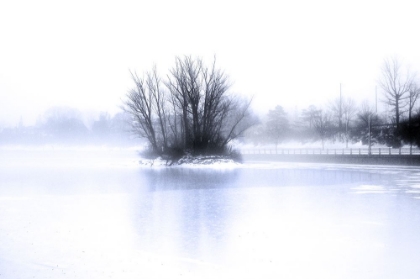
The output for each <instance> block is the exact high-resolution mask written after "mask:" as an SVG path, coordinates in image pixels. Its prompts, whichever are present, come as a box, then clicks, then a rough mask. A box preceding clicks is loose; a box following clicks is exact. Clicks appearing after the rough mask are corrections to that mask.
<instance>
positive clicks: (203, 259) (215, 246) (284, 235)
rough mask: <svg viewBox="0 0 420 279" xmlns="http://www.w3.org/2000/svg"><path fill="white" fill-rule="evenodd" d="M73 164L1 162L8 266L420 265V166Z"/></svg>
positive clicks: (206, 274) (373, 274)
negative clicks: (225, 167) (156, 166)
mask: <svg viewBox="0 0 420 279" xmlns="http://www.w3.org/2000/svg"><path fill="white" fill-rule="evenodd" d="M73 157H74V156H73ZM1 160H3V159H2V158H0V161H1ZM22 161H23V159H22ZM59 161H60V162H61V161H65V162H66V164H65V167H59V166H58V167H57V165H56V162H59ZM93 161H95V160H93ZM75 162H77V160H75ZM68 164H69V163H68V162H67V161H66V160H65V158H62V159H60V160H54V164H53V163H48V164H44V165H42V166H37V167H34V166H35V165H36V162H32V163H30V164H26V163H25V164H23V165H19V164H17V163H16V164H15V165H13V166H12V167H11V166H8V165H7V163H6V161H5V160H4V161H3V163H2V164H1V166H2V167H1V168H0V274H1V276H3V278H33V277H35V278H68V277H72V278H390V279H391V278H409V279H411V278H413V279H414V278H417V275H418V274H420V266H419V265H418V262H419V261H420V254H419V253H418V252H417V251H420V239H419V238H418V235H420V214H419V212H420V201H419V200H417V199H414V198H415V197H417V196H418V194H416V192H414V191H416V189H418V188H416V187H418V185H419V181H420V179H419V178H420V176H419V174H418V171H417V170H416V169H414V168H412V169H410V168H406V169H395V168H393V167H386V168H385V167H383V168H378V167H376V168H366V167H363V166H351V167H350V166H339V167H337V166H331V165H330V166H326V165H324V166H322V165H309V164H301V165H293V166H291V165H287V164H284V165H277V166H271V165H261V166H250V165H246V164H245V165H244V166H243V167H241V168H237V169H230V170H214V169H212V170H208V169H196V168H190V169H188V168H162V169H150V168H138V167H135V168H124V167H116V166H110V165H106V166H105V165H100V166H99V167H98V166H96V167H92V166H91V167H89V168H87V167H85V166H83V167H80V166H77V165H76V166H71V167H69V166H68ZM84 164H86V165H90V162H89V164H88V163H87V162H85V163H84ZM410 191H411V192H410ZM413 197H414V198H413ZM57 271H59V272H57ZM1 276H0V277H1Z"/></svg>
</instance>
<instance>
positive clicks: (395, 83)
mask: <svg viewBox="0 0 420 279" xmlns="http://www.w3.org/2000/svg"><path fill="white" fill-rule="evenodd" d="M413 78H414V76H413V75H412V74H411V73H410V72H409V71H408V69H407V70H406V71H404V70H403V69H402V65H401V63H400V61H398V59H397V58H395V57H394V58H391V59H385V60H384V64H383V66H382V77H381V79H380V81H379V85H380V86H381V88H382V90H383V91H384V96H385V99H386V102H387V103H388V104H389V105H390V106H391V107H392V110H393V112H394V117H395V124H396V128H397V129H398V128H399V125H400V118H401V116H402V115H403V113H404V108H405V106H406V103H404V100H405V99H406V98H407V94H408V93H409V91H410V88H411V87H412V83H413Z"/></svg>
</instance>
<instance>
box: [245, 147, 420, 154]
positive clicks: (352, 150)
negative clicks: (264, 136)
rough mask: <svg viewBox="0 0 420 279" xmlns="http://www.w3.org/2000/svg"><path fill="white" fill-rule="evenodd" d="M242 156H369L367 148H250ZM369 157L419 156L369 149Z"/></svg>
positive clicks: (416, 150) (414, 151)
mask: <svg viewBox="0 0 420 279" xmlns="http://www.w3.org/2000/svg"><path fill="white" fill-rule="evenodd" d="M240 151H241V153H242V154H282V155H369V148H333V149H331V148H330V149H322V148H277V149H275V148H251V149H240ZM370 154H371V155H420V149H419V148H412V149H411V150H410V148H384V147H382V148H371V150H370Z"/></svg>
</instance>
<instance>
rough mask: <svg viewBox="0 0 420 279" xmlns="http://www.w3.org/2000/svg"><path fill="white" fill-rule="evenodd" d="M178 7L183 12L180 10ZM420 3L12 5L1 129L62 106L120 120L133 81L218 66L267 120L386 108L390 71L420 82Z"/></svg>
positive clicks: (2, 65)
mask: <svg viewBox="0 0 420 279" xmlns="http://www.w3.org/2000/svg"><path fill="white" fill-rule="evenodd" d="M175 2H176V3H175ZM418 22H419V21H418V4H417V3H416V1H401V0H399V1H311V0H304V1H264V0H260V1H219V0H216V1H186V0H182V1H169V0H167V1H165V0H162V1H121V0H119V1H89V0H88V1H86V0H83V1H78V0H76V1H45V0H38V1H19V0H3V1H1V2H0V36H1V37H0V38H1V41H0V127H1V126H4V125H15V124H16V123H17V122H18V121H19V118H20V117H21V116H22V117H23V120H24V124H26V125H28V124H29V125H30V124H33V123H34V121H35V119H36V116H37V115H39V114H40V113H42V112H43V111H44V110H45V109H47V108H49V107H51V106H57V105H59V106H71V107H77V108H79V109H81V110H82V111H91V112H99V111H101V110H107V111H110V112H116V111H117V110H118V106H119V105H120V104H121V98H123V97H124V95H125V93H126V92H127V91H128V89H130V87H131V86H132V82H131V80H130V74H129V70H130V69H131V70H135V71H137V72H138V73H142V72H143V71H145V70H149V69H150V68H151V67H152V66H153V64H154V63H156V65H157V67H158V70H159V71H160V72H161V73H162V74H166V70H167V69H168V68H169V67H170V66H171V65H173V62H174V57H175V56H177V55H193V56H200V57H203V58H204V59H205V60H207V61H210V60H211V59H212V57H213V56H214V55H216V57H217V60H218V65H219V66H220V67H221V68H223V69H224V70H225V71H226V72H227V73H228V74H229V76H230V78H231V81H232V82H233V83H234V85H233V87H232V91H233V92H236V93H241V94H244V95H246V96H251V95H255V100H254V107H255V108H256V109H257V111H262V112H264V110H268V109H272V108H274V107H275V105H283V106H285V107H294V106H298V109H302V108H304V107H306V106H307V105H309V104H312V103H313V104H317V105H318V104H319V105H320V104H323V103H325V101H326V100H327V99H331V98H334V97H335V96H338V94H339V84H340V82H341V83H342V90H343V95H344V96H352V97H354V98H355V99H357V100H363V99H368V100H370V101H372V102H373V101H374V96H375V85H376V81H377V80H378V78H379V73H380V66H381V64H382V62H383V59H384V58H385V57H387V56H390V55H397V56H398V57H400V58H401V59H403V60H404V61H405V62H407V63H408V64H410V65H411V68H412V69H413V70H416V71H420V39H419V35H418V34H419V32H420V30H419V24H418Z"/></svg>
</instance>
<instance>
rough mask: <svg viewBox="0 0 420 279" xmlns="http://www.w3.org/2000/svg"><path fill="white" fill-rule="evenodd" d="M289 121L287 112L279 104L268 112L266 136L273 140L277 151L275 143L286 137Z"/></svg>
mask: <svg viewBox="0 0 420 279" xmlns="http://www.w3.org/2000/svg"><path fill="white" fill-rule="evenodd" d="M288 130H289V121H288V119H287V114H286V112H285V111H284V110H283V108H282V107H281V106H276V107H275V109H273V110H270V111H269V112H268V120H267V124H266V131H267V136H268V137H269V138H270V139H271V140H272V141H273V142H274V144H275V147H276V153H277V145H278V144H279V143H280V142H281V141H282V140H283V139H284V138H285V137H286V135H287V133H288V132H289V131H288Z"/></svg>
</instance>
